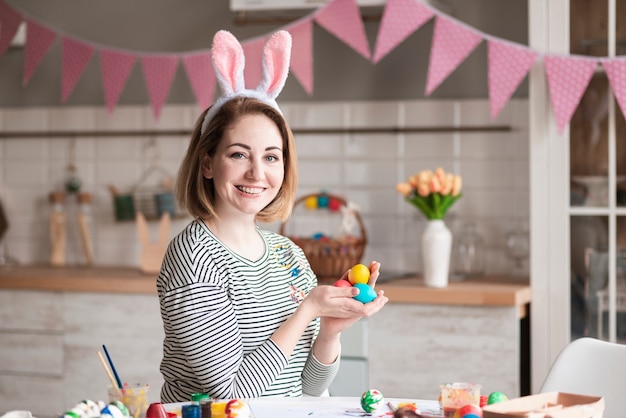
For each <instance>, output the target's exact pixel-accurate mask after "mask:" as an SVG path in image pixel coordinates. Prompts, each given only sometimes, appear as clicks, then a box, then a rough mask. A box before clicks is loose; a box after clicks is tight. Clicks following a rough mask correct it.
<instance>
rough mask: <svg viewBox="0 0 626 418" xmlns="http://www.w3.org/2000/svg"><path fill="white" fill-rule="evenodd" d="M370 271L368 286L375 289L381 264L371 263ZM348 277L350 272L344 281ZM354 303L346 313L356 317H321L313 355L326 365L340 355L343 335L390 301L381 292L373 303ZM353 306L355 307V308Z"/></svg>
mask: <svg viewBox="0 0 626 418" xmlns="http://www.w3.org/2000/svg"><path fill="white" fill-rule="evenodd" d="M369 269H370V273H371V274H370V280H369V282H368V285H370V286H371V287H374V286H375V285H376V280H377V279H378V276H379V270H380V263H378V262H376V261H373V262H372V263H370V265H369ZM347 276H348V272H346V273H345V274H344V275H343V277H342V279H344V280H345V279H347ZM322 287H334V286H320V288H322ZM337 289H341V290H344V291H345V293H346V294H347V293H348V292H349V291H352V295H353V296H354V295H355V293H357V292H356V291H357V289H356V288H354V287H339V288H337ZM309 295H310V293H309ZM307 299H308V297H307ZM350 299H352V298H350ZM305 300H306V299H305ZM352 301H353V302H356V304H357V305H356V306H355V305H353V304H352V303H349V305H350V309H349V310H348V311H346V312H354V313H355V314H354V315H348V316H337V315H334V314H332V313H330V314H328V315H320V316H321V318H320V332H319V334H318V336H317V339H316V340H315V345H314V347H313V353H314V354H315V357H316V358H317V359H318V360H320V361H321V362H322V363H324V364H331V363H332V362H334V361H335V360H336V358H337V355H338V353H339V346H340V342H339V338H340V336H341V333H342V332H343V331H345V330H346V329H348V328H350V327H351V326H352V325H354V324H355V323H356V322H357V321H358V320H359V319H361V318H363V317H369V316H372V315H374V314H375V313H376V312H378V311H380V310H381V309H382V308H383V306H385V304H386V303H387V302H388V301H389V299H387V297H386V296H385V295H384V292H383V291H382V290H379V291H378V292H376V299H374V300H373V301H371V302H368V303H361V302H359V301H356V300H354V299H352ZM352 306H354V308H353V307H352ZM344 313H345V312H344Z"/></svg>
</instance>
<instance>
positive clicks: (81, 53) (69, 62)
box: [61, 38, 94, 103]
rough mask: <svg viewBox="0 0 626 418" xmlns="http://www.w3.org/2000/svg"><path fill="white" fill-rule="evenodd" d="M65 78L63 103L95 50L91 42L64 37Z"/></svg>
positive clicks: (62, 81) (62, 45)
mask: <svg viewBox="0 0 626 418" xmlns="http://www.w3.org/2000/svg"><path fill="white" fill-rule="evenodd" d="M61 48H62V49H63V53H62V55H63V78H62V79H61V103H65V102H66V101H67V99H68V98H69V96H70V94H72V91H73V90H74V87H75V86H76V83H77V82H78V80H80V78H81V76H82V75H83V72H84V71H85V69H86V68H87V64H89V60H90V59H91V56H92V55H93V52H94V47H93V46H91V45H90V44H87V43H84V42H80V41H77V40H75V39H72V38H63V40H62V41H61Z"/></svg>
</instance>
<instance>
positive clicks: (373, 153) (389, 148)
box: [343, 134, 398, 160]
mask: <svg viewBox="0 0 626 418" xmlns="http://www.w3.org/2000/svg"><path fill="white" fill-rule="evenodd" d="M343 142H344V144H345V149H346V156H347V157H361V158H362V159H364V160H365V159H376V160H378V159H381V158H385V159H390V158H394V159H395V158H396V156H397V153H398V140H397V139H396V135H393V134H368V135H364V134H354V135H349V137H348V138H345V139H344V141H343Z"/></svg>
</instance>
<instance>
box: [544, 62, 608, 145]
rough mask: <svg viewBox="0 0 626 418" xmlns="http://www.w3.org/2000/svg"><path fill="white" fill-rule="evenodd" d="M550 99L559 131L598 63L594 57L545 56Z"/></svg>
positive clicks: (570, 114)
mask: <svg viewBox="0 0 626 418" xmlns="http://www.w3.org/2000/svg"><path fill="white" fill-rule="evenodd" d="M544 61H545V67H546V75H547V77H548V88H549V89H550V101H551V102H552V110H553V111H554V116H555V118H556V124H557V127H558V131H559V133H563V130H564V129H565V126H567V124H568V123H569V121H570V119H571V118H572V115H573V114H574V111H575V110H576V107H578V103H579V102H580V99H582V97H583V94H584V93H585V90H586V89H587V85H589V82H590V81H591V77H592V76H593V73H594V71H595V69H596V66H597V65H598V62H597V59H595V58H583V57H573V56H569V57H558V56H546V57H545V59H544Z"/></svg>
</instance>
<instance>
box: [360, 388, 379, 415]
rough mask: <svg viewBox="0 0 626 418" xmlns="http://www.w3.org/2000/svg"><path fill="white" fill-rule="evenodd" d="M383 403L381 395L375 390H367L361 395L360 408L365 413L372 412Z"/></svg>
mask: <svg viewBox="0 0 626 418" xmlns="http://www.w3.org/2000/svg"><path fill="white" fill-rule="evenodd" d="M384 402H385V398H384V396H383V394H382V393H381V392H380V391H379V390H377V389H369V390H366V391H365V392H363V395H361V408H363V410H364V411H365V412H374V411H375V410H377V409H378V408H380V407H381V406H382V405H383V403H384Z"/></svg>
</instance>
